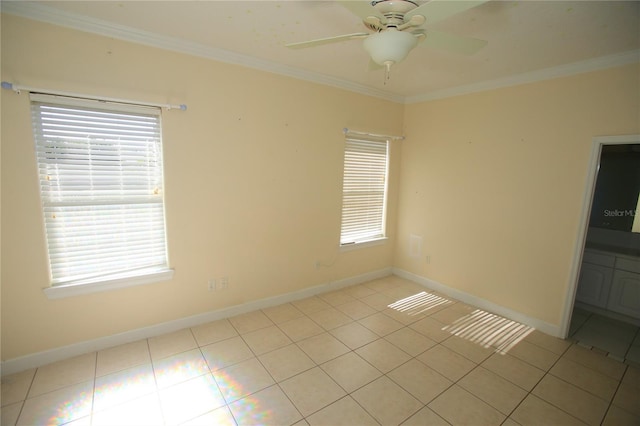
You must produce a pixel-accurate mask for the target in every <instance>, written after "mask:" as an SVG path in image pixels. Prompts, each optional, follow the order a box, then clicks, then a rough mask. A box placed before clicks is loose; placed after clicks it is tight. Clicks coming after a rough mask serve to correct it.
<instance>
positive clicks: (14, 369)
mask: <svg viewBox="0 0 640 426" xmlns="http://www.w3.org/2000/svg"><path fill="white" fill-rule="evenodd" d="M391 274H392V268H390V267H389V268H383V269H379V270H377V271H371V272H367V273H364V274H361V275H356V276H353V277H348V278H343V279H340V280H337V281H332V282H328V283H325V284H320V285H317V286H314V287H309V288H305V289H302V290H298V291H293V292H290V293H285V294H281V295H278V296H274V297H269V298H266V299H260V300H255V301H252V302H248V303H243V304H242V305H236V306H230V307H228V308H223V309H218V310H215V311H210V312H205V313H202V314H198V315H193V316H190V317H185V318H180V319H177V320H173V321H168V322H165V323H161V324H156V325H152V326H149V327H143V328H138V329H135V330H130V331H126V332H124V333H119V334H114V335H111V336H106V337H100V338H97V339H93V340H86V341H83V342H78V343H74V344H72V345H68V346H63V347H60V348H55V349H50V350H47V351H43V352H38V353H34V354H29V355H25V356H21V357H18V358H14V359H10V360H7V361H3V362H2V364H1V365H0V371H1V372H2V375H3V376H5V375H8V374H14V373H18V372H20V371H24V370H28V369H30V368H36V367H40V366H42V365H46V364H50V363H52V362H56V361H61V360H63V359H67V358H71V357H74V356H78V355H83V354H86V353H90V352H95V351H100V350H102V349H107V348H110V347H113V346H118V345H123V344H125V343H131V342H135V341H137V340H142V339H148V338H150V337H154V336H159V335H161V334H166V333H172V332H174V331H178V330H182V329H184V328H189V327H195V326H197V325H200V324H205V323H207V322H211V321H217V320H220V319H223V318H230V317H233V316H236V315H240V314H244V313H247V312H251V311H255V310H258V309H265V308H269V307H272V306H277V305H281V304H283V303H289V302H293V301H295V300H300V299H304V298H307V297H311V296H315V295H317V294H321V293H326V292H328V291H333V290H338V289H340V288H344V287H348V286H351V285H355V284H361V283H364V282H367V281H371V280H375V279H377V278H383V277H386V276H389V275H391Z"/></svg>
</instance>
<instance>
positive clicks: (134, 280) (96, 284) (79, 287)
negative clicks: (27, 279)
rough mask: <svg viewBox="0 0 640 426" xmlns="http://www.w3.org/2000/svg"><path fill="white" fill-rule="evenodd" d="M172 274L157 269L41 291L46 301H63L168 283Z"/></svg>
mask: <svg viewBox="0 0 640 426" xmlns="http://www.w3.org/2000/svg"><path fill="white" fill-rule="evenodd" d="M173 272H174V270H173V269H158V270H154V271H150V272H149V273H145V274H144V275H134V276H127V277H120V278H112V279H103V280H93V281H91V280H85V281H78V282H74V283H73V284H61V285H56V286H51V287H47V288H45V289H43V290H42V291H43V292H44V294H45V295H46V296H47V299H64V298H66V297H73V296H80V295H83V294H92V293H99V292H102V291H110V290H116V289H119V288H126V287H133V286H137V285H144V284H151V283H156V282H160V281H168V280H170V279H172V278H173Z"/></svg>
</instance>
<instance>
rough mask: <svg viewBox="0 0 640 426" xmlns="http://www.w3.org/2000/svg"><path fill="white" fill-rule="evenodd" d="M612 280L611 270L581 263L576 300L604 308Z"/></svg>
mask: <svg viewBox="0 0 640 426" xmlns="http://www.w3.org/2000/svg"><path fill="white" fill-rule="evenodd" d="M612 280H613V268H610V267H607V266H601V265H594V264H591V263H586V262H584V263H582V268H581V269H580V280H579V281H578V291H577V293H576V300H578V301H580V302H583V303H588V304H589V305H594V306H597V307H599V308H606V307H607V302H608V301H609V292H610V291H611V282H612Z"/></svg>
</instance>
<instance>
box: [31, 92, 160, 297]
mask: <svg viewBox="0 0 640 426" xmlns="http://www.w3.org/2000/svg"><path fill="white" fill-rule="evenodd" d="M31 105H32V123H33V129H34V135H35V141H36V154H37V161H38V171H39V176H40V179H39V181H40V192H41V198H42V206H43V211H44V221H45V231H46V238H47V248H48V253H49V263H50V271H51V282H52V285H54V286H55V285H60V284H75V283H82V282H92V281H96V280H109V279H117V278H126V277H128V276H139V275H144V274H145V273H152V272H157V271H159V270H162V269H166V268H168V262H167V250H166V242H165V219H164V201H163V172H162V143H161V127H160V111H159V109H158V108H146V107H137V106H125V105H113V104H107V103H104V102H98V101H86V100H77V99H71V98H62V97H58V96H47V95H38V94H32V95H31Z"/></svg>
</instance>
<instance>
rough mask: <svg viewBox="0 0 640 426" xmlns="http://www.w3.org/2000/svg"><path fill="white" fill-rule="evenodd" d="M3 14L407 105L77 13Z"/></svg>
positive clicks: (20, 6)
mask: <svg viewBox="0 0 640 426" xmlns="http://www.w3.org/2000/svg"><path fill="white" fill-rule="evenodd" d="M0 11H1V12H2V13H6V14H10V15H16V16H20V17H23V18H28V19H33V20H36V21H41V22H46V23H50V24H54V25H58V26H61V27H66V28H71V29H74V30H78V31H83V32H88V33H93V34H98V35H102V36H106V37H112V38H116V39H120V40H124V41H128V42H133V43H137V44H143V45H146V46H151V47H156V48H160V49H164V50H171V51H175V52H179V53H184V54H187V55H193V56H198V57H202V58H206V59H212V60H216V61H219V62H225V63H229V64H234V65H240V66H243V67H248V68H253V69H257V70H260V71H266V72H270V73H273V74H279V75H284V76H287V77H292V78H296V79H299V80H305V81H309V82H312V83H317V84H322V85H325V86H332V87H336V88H338V89H343V90H348V91H350V92H355V93H359V94H362V95H367V96H372V97H375V98H380V99H384V100H388V101H392V102H397V103H403V102H404V97H403V96H399V95H395V94H393V93H389V92H386V91H383V90H378V89H375V88H372V87H369V86H365V85H362V84H358V83H354V82H350V81H346V80H343V79H339V78H335V77H331V76H328V75H325V74H320V73H316V72H311V71H306V70H302V69H299V68H295V67H290V66H286V65H281V64H278V63H275V62H271V61H266V60H263V59H258V58H255V57H252V56H248V55H242V54H239V53H235V52H231V51H229V50H225V49H220V48H215V47H210V46H205V45H203V44H200V43H195V42H191V41H187V40H183V39H179V38H175V37H168V36H163V35H159V34H155V33H151V32H148V31H144V30H138V29H135V28H131V27H128V26H125V25H119V24H114V23H110V22H106V21H103V20H100V19H95V18H90V17H87V16H82V15H78V14H75V13H69V12H65V11H62V10H59V9H55V8H52V7H49V6H45V5H42V4H37V3H31V2H21V1H2V2H1V3H0Z"/></svg>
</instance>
